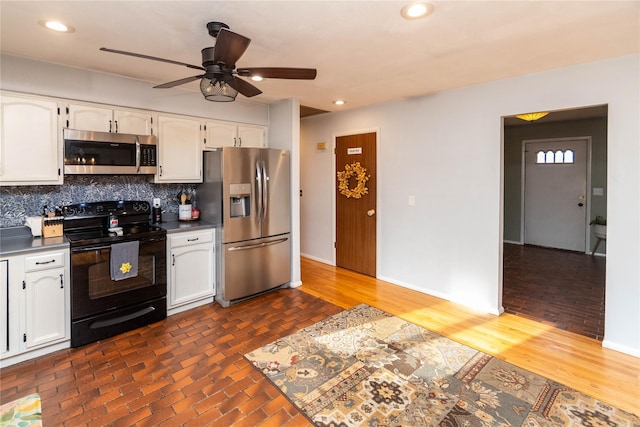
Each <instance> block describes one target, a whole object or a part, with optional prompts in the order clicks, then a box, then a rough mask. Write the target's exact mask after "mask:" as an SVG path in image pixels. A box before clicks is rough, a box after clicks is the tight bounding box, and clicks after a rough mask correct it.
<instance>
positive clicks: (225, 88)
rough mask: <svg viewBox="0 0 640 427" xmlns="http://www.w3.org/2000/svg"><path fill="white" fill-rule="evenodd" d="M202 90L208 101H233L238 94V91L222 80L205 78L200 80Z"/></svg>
mask: <svg viewBox="0 0 640 427" xmlns="http://www.w3.org/2000/svg"><path fill="white" fill-rule="evenodd" d="M200 92H202V95H204V98H205V99H206V100H207V101H213V102H231V101H234V100H235V99H236V96H238V91H237V90H235V89H234V88H232V87H231V86H229V85H228V84H227V83H225V82H223V81H220V80H215V81H214V80H211V79H208V78H206V77H205V78H203V79H202V80H200Z"/></svg>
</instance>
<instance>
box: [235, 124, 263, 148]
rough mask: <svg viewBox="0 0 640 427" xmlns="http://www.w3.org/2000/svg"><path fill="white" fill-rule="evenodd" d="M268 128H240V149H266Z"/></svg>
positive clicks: (244, 126) (247, 126)
mask: <svg viewBox="0 0 640 427" xmlns="http://www.w3.org/2000/svg"><path fill="white" fill-rule="evenodd" d="M266 133H267V131H266V128H265V127H263V126H249V125H242V126H238V140H239V142H240V147H258V148H262V147H266V146H267V144H266V140H267V136H266Z"/></svg>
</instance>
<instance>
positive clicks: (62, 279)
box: [60, 274, 64, 289]
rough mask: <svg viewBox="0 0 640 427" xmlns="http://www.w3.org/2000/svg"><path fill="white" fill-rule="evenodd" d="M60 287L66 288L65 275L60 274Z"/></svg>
mask: <svg viewBox="0 0 640 427" xmlns="http://www.w3.org/2000/svg"><path fill="white" fill-rule="evenodd" d="M60 289H64V276H63V275H62V274H61V275H60Z"/></svg>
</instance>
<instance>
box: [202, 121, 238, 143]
mask: <svg viewBox="0 0 640 427" xmlns="http://www.w3.org/2000/svg"><path fill="white" fill-rule="evenodd" d="M237 138H238V126H236V125H234V124H230V123H225V122H206V123H205V139H204V146H205V148H219V147H236V143H237Z"/></svg>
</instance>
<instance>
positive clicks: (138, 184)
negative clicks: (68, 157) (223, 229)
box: [0, 175, 197, 227]
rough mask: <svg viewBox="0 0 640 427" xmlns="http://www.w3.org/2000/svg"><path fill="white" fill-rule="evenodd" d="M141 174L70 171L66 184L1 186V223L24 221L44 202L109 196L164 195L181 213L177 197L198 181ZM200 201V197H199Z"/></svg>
mask: <svg viewBox="0 0 640 427" xmlns="http://www.w3.org/2000/svg"><path fill="white" fill-rule="evenodd" d="M148 180H149V177H147V176H140V175H119V176H106V175H67V176H65V177H64V185H60V186H59V185H55V186H54V185H32V186H20V187H0V227H15V226H20V225H24V223H25V219H26V217H28V216H38V215H41V214H42V207H43V206H45V205H46V206H49V207H52V206H65V205H71V204H75V203H87V202H101V201H108V200H146V201H147V202H149V203H152V202H153V199H154V198H160V200H161V204H162V209H163V211H166V212H167V213H169V214H171V213H174V214H176V215H177V213H178V203H177V201H176V200H175V199H176V196H177V194H178V192H180V191H181V190H193V189H195V187H196V184H154V183H151V182H148ZM196 201H197V200H196Z"/></svg>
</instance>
